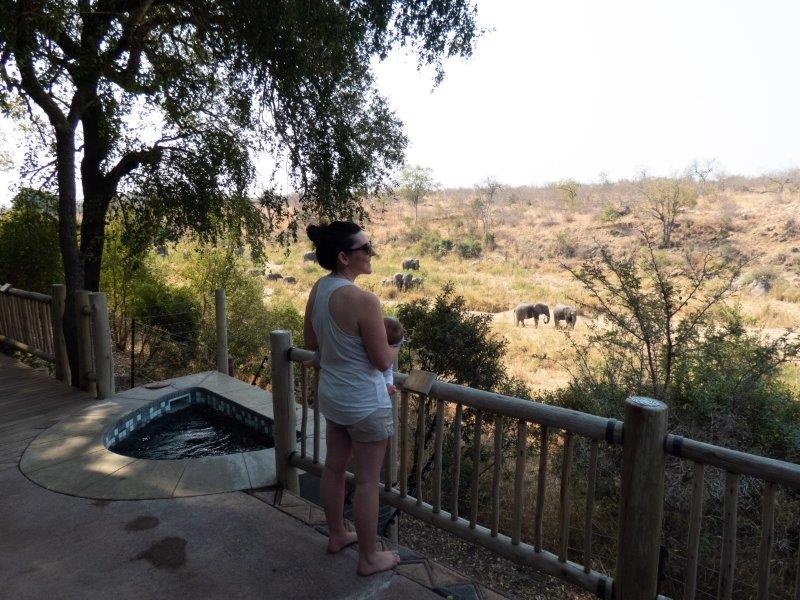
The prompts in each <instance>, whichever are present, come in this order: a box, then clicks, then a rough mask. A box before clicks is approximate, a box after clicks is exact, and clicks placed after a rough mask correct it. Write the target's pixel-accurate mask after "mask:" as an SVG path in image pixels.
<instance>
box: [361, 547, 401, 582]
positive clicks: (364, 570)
mask: <svg viewBox="0 0 800 600" xmlns="http://www.w3.org/2000/svg"><path fill="white" fill-rule="evenodd" d="M399 564H400V555H399V554H398V553H397V552H392V551H391V550H384V551H383V552H376V553H375V554H374V555H373V557H372V559H370V560H367V559H366V558H365V557H363V556H359V557H358V567H357V568H356V573H358V574H359V575H364V576H366V575H372V574H373V573H380V572H381V571H388V570H389V569H394V568H395V567H396V566H397V565H399Z"/></svg>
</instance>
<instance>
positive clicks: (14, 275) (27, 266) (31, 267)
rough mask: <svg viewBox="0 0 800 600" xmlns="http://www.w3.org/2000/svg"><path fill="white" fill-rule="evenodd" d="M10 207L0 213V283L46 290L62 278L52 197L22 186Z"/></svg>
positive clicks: (45, 291) (49, 290)
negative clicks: (52, 210)
mask: <svg viewBox="0 0 800 600" xmlns="http://www.w3.org/2000/svg"><path fill="white" fill-rule="evenodd" d="M13 203H14V204H13V208H12V209H11V210H10V211H8V212H5V213H2V214H0V284H1V283H11V284H12V285H13V286H14V287H15V288H19V289H23V290H29V291H32V292H40V293H43V294H50V293H52V292H51V285H52V284H54V283H60V282H62V281H63V280H64V275H63V270H62V268H61V251H60V249H59V245H58V221H57V219H56V217H55V216H54V215H53V213H52V212H51V209H52V206H54V205H55V204H53V203H56V200H55V198H54V197H53V196H52V195H51V194H47V193H46V192H36V191H34V190H30V189H27V188H25V189H23V190H22V191H20V192H19V193H18V194H17V195H16V196H15V197H14V200H13Z"/></svg>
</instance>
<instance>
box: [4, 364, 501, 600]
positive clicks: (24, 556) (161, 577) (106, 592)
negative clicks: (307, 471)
mask: <svg viewBox="0 0 800 600" xmlns="http://www.w3.org/2000/svg"><path fill="white" fill-rule="evenodd" d="M96 403H97V401H95V400H94V399H92V398H91V397H89V396H88V395H86V394H83V393H81V392H78V391H75V390H74V389H71V388H67V387H66V386H64V385H63V384H61V383H60V382H58V381H56V380H54V379H52V378H50V377H48V376H47V375H46V374H44V373H41V372H38V371H36V370H33V369H31V368H29V367H27V366H25V365H22V364H20V363H18V362H17V361H14V360H13V359H11V358H9V357H7V356H4V355H0V490H1V492H0V532H2V535H0V573H1V574H2V585H0V599H6V598H8V599H15V600H16V599H27V598H31V599H41V598H47V597H53V598H60V599H61V598H76V599H77V598H80V599H87V598H107V597H114V598H115V599H117V600H122V599H127V598H131V599H133V598H136V599H146V598H154V599H155V598H226V599H230V598H281V599H283V598H298V599H299V598H304V599H306V598H325V599H332V598H404V599H409V598H439V597H442V596H446V595H448V594H450V595H453V597H464V598H470V597H473V598H482V599H486V600H488V599H489V598H499V596H498V595H497V594H496V593H494V592H493V591H491V590H488V589H486V588H485V587H483V586H480V585H476V584H474V583H472V582H470V581H469V580H468V579H467V578H465V577H463V576H461V575H460V574H458V573H456V572H455V571H452V570H449V569H446V568H444V567H441V566H439V565H437V564H435V563H433V562H432V561H428V560H427V559H425V558H424V557H421V556H419V555H414V554H413V553H410V552H408V551H403V552H402V553H401V554H402V556H403V557H404V564H402V565H401V566H400V567H399V568H398V569H397V570H395V571H392V572H388V573H381V574H377V575H373V576H371V577H366V578H363V577H358V576H357V575H356V573H355V567H356V552H355V549H353V548H349V549H346V550H344V551H342V552H340V553H339V554H337V555H328V554H326V553H325V544H326V539H325V534H324V526H323V525H322V523H323V519H322V513H321V511H320V510H319V509H318V508H317V507H314V506H311V505H309V504H308V503H306V502H305V501H304V500H302V499H300V498H298V497H296V496H292V495H291V494H288V493H285V494H281V493H277V494H276V491H275V490H274V489H270V488H264V487H261V488H259V487H255V486H246V487H248V488H253V487H255V489H247V490H245V491H228V492H223V493H217V494H205V495H196V496H191V497H185V496H184V497H178V496H173V497H166V498H162V499H143V500H109V499H97V498H87V497H79V495H88V491H87V489H86V488H82V489H81V490H79V491H78V492H77V494H78V495H75V494H72V495H71V494H67V493H60V492H54V491H51V490H48V489H45V488H44V487H42V486H40V485H38V484H36V483H34V482H33V481H31V480H30V479H28V478H27V477H26V476H25V475H24V474H23V471H22V470H21V469H20V467H19V461H20V458H21V457H22V455H23V453H24V452H25V450H26V448H29V446H30V445H31V443H32V442H35V440H36V439H37V437H38V436H40V435H41V434H43V433H44V432H46V431H47V430H49V429H50V428H51V427H53V426H54V425H55V426H58V425H59V424H61V427H62V428H63V427H64V426H65V425H64V423H69V422H75V419H76V418H77V417H79V416H80V415H81V414H84V415H85V414H86V409H87V408H89V407H91V406H93V405H94V404H96ZM53 431H58V429H55V430H53ZM59 439H65V438H59ZM50 468H52V467H50ZM87 468H89V469H91V466H89V467H87ZM54 470H55V471H58V469H57V468H56V469H54ZM98 475H100V474H98ZM109 475H110V474H109V473H103V474H102V477H100V479H101V480H102V479H103V478H105V477H108V476H109ZM92 485H94V486H97V482H96V481H95V482H93V484H92ZM86 487H87V488H88V487H89V486H86ZM99 489H106V490H107V489H109V488H108V486H99ZM106 495H108V494H106ZM276 495H277V497H276ZM435 589H436V591H434V590H435ZM462 592H463V593H464V594H466V595H463V596H462V595H461V594H462Z"/></svg>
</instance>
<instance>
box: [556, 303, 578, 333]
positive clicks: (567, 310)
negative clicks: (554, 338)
mask: <svg viewBox="0 0 800 600" xmlns="http://www.w3.org/2000/svg"><path fill="white" fill-rule="evenodd" d="M577 320H578V311H577V310H575V309H574V308H572V307H571V306H567V305H565V304H556V305H555V308H553V325H555V326H556V327H558V322H559V321H564V325H565V326H566V325H569V327H570V329H575V321H577Z"/></svg>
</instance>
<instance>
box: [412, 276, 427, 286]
mask: <svg viewBox="0 0 800 600" xmlns="http://www.w3.org/2000/svg"><path fill="white" fill-rule="evenodd" d="M423 281H425V280H424V278H422V277H411V287H412V288H417V287H422V282H423Z"/></svg>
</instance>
